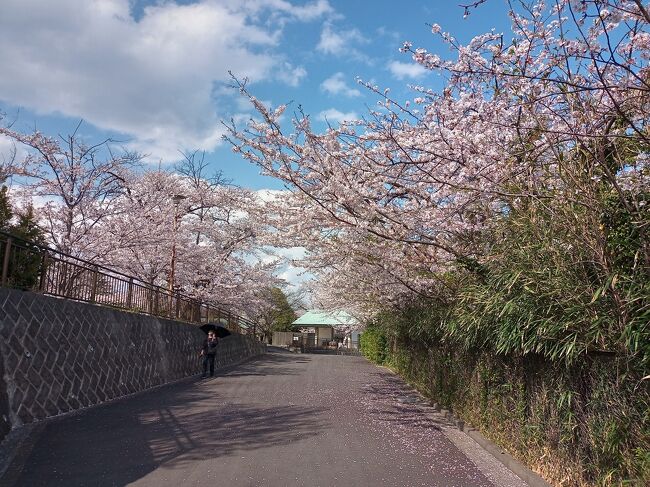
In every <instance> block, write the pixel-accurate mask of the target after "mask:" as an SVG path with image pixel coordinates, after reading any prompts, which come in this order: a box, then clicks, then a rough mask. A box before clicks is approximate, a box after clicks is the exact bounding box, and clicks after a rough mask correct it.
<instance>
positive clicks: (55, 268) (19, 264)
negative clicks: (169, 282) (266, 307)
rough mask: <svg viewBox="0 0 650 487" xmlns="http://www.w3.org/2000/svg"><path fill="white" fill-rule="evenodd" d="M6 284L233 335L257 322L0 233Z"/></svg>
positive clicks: (0, 278)
mask: <svg viewBox="0 0 650 487" xmlns="http://www.w3.org/2000/svg"><path fill="white" fill-rule="evenodd" d="M0 266H1V267H0V285H1V286H4V287H15V288H22V289H26V290H30V291H35V292H40V293H42V294H48V295H52V296H58V297H63V298H68V299H74V300H76V301H84V302H90V303H95V304H101V305H105V306H111V307H113V308H119V309H125V310H129V311H136V312H139V313H144V314H149V315H154V316H160V317H165V318H171V319H175V320H180V321H186V322H189V323H198V324H201V323H207V322H211V321H217V322H220V323H221V322H222V320H223V319H225V321H226V326H227V327H228V328H229V329H230V330H231V331H236V332H241V331H243V330H242V328H244V329H245V331H248V332H250V331H253V332H254V330H255V328H256V324H255V322H253V321H251V320H249V319H247V318H245V317H242V316H238V315H236V314H233V313H231V312H230V311H228V310H226V309H223V308H221V307H220V306H217V305H214V304H210V303H206V302H202V301H199V300H197V299H194V298H192V297H190V296H188V295H186V294H183V293H180V292H172V291H170V290H169V289H166V288H164V287H162V286H157V285H155V284H151V283H148V282H146V281H143V280H142V279H139V278H137V277H134V276H129V275H127V274H124V273H123V272H120V271H116V270H113V269H111V268H109V267H106V266H103V265H101V264H96V263H93V262H90V261H88V260H85V259H82V258H79V257H75V256H72V255H69V254H66V253H64V252H61V251H59V250H56V249H52V248H50V247H47V246H44V245H41V244H38V243H35V242H30V241H28V240H25V239H22V238H20V237H17V236H15V235H12V234H10V233H7V232H4V231H0Z"/></svg>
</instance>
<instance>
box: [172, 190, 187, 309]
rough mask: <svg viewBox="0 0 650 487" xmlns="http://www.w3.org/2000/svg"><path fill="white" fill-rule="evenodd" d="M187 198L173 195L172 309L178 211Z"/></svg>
mask: <svg viewBox="0 0 650 487" xmlns="http://www.w3.org/2000/svg"><path fill="white" fill-rule="evenodd" d="M184 199H187V196H185V195H182V194H175V195H173V196H172V201H173V202H174V221H173V226H172V258H171V263H170V266H169V303H170V311H171V300H172V296H173V295H174V279H175V275H176V232H178V220H179V219H180V215H179V213H178V207H179V205H180V204H181V201H183V200H184Z"/></svg>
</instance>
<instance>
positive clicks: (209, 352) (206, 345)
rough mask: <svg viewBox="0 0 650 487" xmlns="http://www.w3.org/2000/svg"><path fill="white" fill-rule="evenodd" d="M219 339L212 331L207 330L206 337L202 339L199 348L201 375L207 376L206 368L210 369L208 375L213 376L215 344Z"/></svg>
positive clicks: (215, 353)
mask: <svg viewBox="0 0 650 487" xmlns="http://www.w3.org/2000/svg"><path fill="white" fill-rule="evenodd" d="M218 344H219V339H218V338H217V335H216V333H215V332H214V331H209V332H208V337H207V338H206V339H205V340H203V348H202V349H201V356H202V357H203V375H202V376H201V377H203V378H206V377H207V376H208V368H209V369H210V377H214V359H215V358H216V357H217V345H218Z"/></svg>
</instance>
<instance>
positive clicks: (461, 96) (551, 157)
mask: <svg viewBox="0 0 650 487" xmlns="http://www.w3.org/2000/svg"><path fill="white" fill-rule="evenodd" d="M479 3H480V2H479ZM510 15H511V19H512V26H513V36H514V37H513V40H512V41H511V42H508V41H506V39H505V38H504V36H503V35H502V34H497V33H488V34H484V35H479V36H477V37H475V38H474V39H473V40H472V41H471V42H470V43H469V44H468V45H466V46H463V45H461V44H459V43H458V42H457V41H456V39H454V37H453V36H452V35H451V34H448V33H445V32H443V31H442V29H441V27H440V26H438V25H436V24H433V25H432V26H431V30H432V33H433V34H434V35H436V36H440V37H441V38H442V40H443V41H444V42H446V43H447V44H448V46H449V47H450V48H451V49H452V51H453V52H454V53H455V54H456V58H450V59H443V58H441V57H440V56H439V55H437V54H434V53H430V52H428V51H426V50H425V49H421V48H419V49H414V48H413V47H412V45H411V44H410V43H408V42H407V43H405V44H404V46H403V48H402V51H403V52H405V53H409V54H410V55H412V57H413V59H414V60H415V61H416V62H418V63H420V64H421V65H422V66H424V67H426V68H427V69H430V70H435V71H439V72H440V73H441V74H442V75H443V76H444V77H445V79H446V80H447V81H446V87H445V88H444V90H442V91H441V92H440V93H438V92H434V91H432V90H430V89H427V88H426V87H414V89H415V91H416V92H417V95H418V96H416V97H415V98H414V100H412V102H399V101H397V100H394V99H391V98H390V96H389V94H388V93H387V92H382V91H381V90H380V89H379V88H378V87H376V86H373V85H371V84H368V83H365V86H366V87H367V88H368V89H369V90H371V91H373V92H375V93H377V95H378V97H380V101H379V103H378V108H377V109H376V110H374V111H371V112H369V113H368V114H367V116H366V118H364V119H362V120H357V121H350V122H345V123H342V124H341V125H339V126H338V127H329V128H328V129H327V130H326V131H325V132H323V133H316V132H314V131H313V130H312V127H311V121H310V119H309V117H308V116H307V115H306V114H304V113H300V112H299V113H297V114H296V115H295V116H294V118H293V125H292V128H291V130H289V131H286V130H285V127H283V125H282V122H281V116H282V115H283V113H284V112H285V110H286V107H285V106H280V107H278V108H276V109H273V108H270V109H268V108H266V107H265V106H264V105H263V104H262V103H261V102H260V101H259V100H257V99H256V98H255V97H254V96H253V95H252V94H250V93H249V91H248V90H247V88H246V85H245V82H238V87H239V89H240V91H241V92H242V93H243V94H244V96H246V97H248V99H249V100H250V101H251V103H252V104H253V106H254V107H255V108H256V110H257V112H258V114H259V117H258V118H257V119H255V120H252V121H251V122H250V123H249V124H248V125H247V126H246V127H245V128H243V129H242V128H240V127H237V126H235V125H234V124H232V125H230V126H229V136H228V139H229V140H230V142H231V143H232V144H233V148H234V150H235V151H236V152H239V153H241V154H242V155H243V157H245V158H246V159H248V160H250V161H251V162H253V163H255V164H258V165H259V166H260V167H261V169H262V171H263V172H264V173H265V174H268V175H271V176H274V177H277V178H280V179H282V180H283V181H285V182H286V183H287V184H288V185H289V186H290V187H291V188H292V190H293V193H294V195H293V198H292V199H291V200H290V201H287V202H286V204H285V205H284V206H285V207H284V208H281V207H279V206H278V205H277V204H276V206H278V207H277V208H276V210H277V211H278V214H279V215H280V216H279V221H278V224H279V223H280V222H282V224H283V225H284V228H285V229H287V230H288V232H289V233H288V234H285V237H286V239H285V240H286V241H287V245H304V246H305V247H306V248H307V249H308V250H309V253H308V258H307V259H305V261H304V262H302V263H301V265H303V266H305V267H307V268H309V269H311V270H312V271H313V272H315V273H317V275H318V274H320V275H321V276H322V278H321V279H320V284H319V285H320V287H321V290H322V291H324V293H322V296H326V297H328V299H329V302H330V304H331V305H336V304H338V305H339V306H344V307H345V306H347V307H349V306H350V305H351V303H352V302H353V301H356V302H357V303H359V299H362V298H363V296H365V297H366V298H367V299H365V301H370V302H368V303H367V306H370V307H371V308H373V307H374V308H376V306H381V305H391V304H394V303H395V302H398V301H400V300H402V299H404V298H405V297H408V296H411V297H413V296H419V295H423V296H427V297H435V298H436V299H442V300H444V299H446V298H447V296H448V294H447V293H448V292H451V293H453V283H452V282H450V280H449V279H447V277H446V276H447V273H448V272H449V271H451V270H454V269H458V268H462V269H464V270H465V271H467V272H470V273H475V274H477V275H480V273H481V272H482V269H483V267H484V265H485V264H486V263H488V262H490V261H491V260H493V259H495V258H497V256H496V255H494V254H493V253H492V252H491V249H492V248H494V246H495V245H496V244H497V243H498V242H499V232H498V231H497V229H498V227H499V225H500V222H502V221H504V219H507V218H508V217H509V216H511V215H514V214H516V213H517V212H521V211H531V208H537V209H538V210H536V211H543V212H545V218H547V219H550V220H552V221H554V222H555V223H556V224H557V225H558V226H561V227H562V230H561V232H563V233H565V235H563V239H562V242H567V245H570V244H569V242H572V244H571V245H573V246H574V247H576V248H579V249H581V252H582V251H583V250H584V252H582V254H581V255H580V256H577V257H576V258H577V259H578V260H584V258H585V256H587V255H588V256H587V257H586V258H589V259H593V260H594V261H595V263H596V267H597V272H598V274H599V275H600V276H601V277H600V278H599V280H602V278H605V280H606V277H605V276H608V275H609V276H610V277H611V276H612V275H614V274H615V270H614V269H613V267H612V264H611V260H612V259H611V249H608V248H607V235H606V228H605V227H604V226H603V225H602V221H601V220H602V215H603V212H604V211H605V206H604V205H605V201H606V200H607V198H615V199H616V201H618V202H619V204H620V205H622V206H623V207H624V208H625V209H626V211H627V212H628V214H629V215H631V220H632V221H635V222H636V223H635V224H634V225H636V226H635V228H634V231H635V232H636V233H638V234H639V239H640V241H641V251H640V254H639V256H638V259H637V262H638V265H637V269H636V270H633V271H631V272H643V273H645V274H646V275H647V272H648V269H650V251H649V247H648V245H649V244H648V239H647V231H648V230H647V211H646V210H645V209H644V208H645V204H646V203H645V201H646V196H645V195H647V192H648V182H649V174H648V171H649V168H648V147H649V144H648V131H647V128H648V117H647V114H648V113H649V112H648V100H649V98H648V94H649V84H648V80H649V77H648V74H649V72H648V67H647V61H648V57H649V55H648V52H650V50H649V49H648V47H650V45H649V43H650V34H648V21H649V19H650V17H649V16H648V8H647V6H644V5H643V4H642V2H638V1H614V0H612V1H573V0H572V1H569V0H558V1H556V2H553V3H552V5H550V6H548V7H547V5H546V4H545V3H544V2H537V3H534V4H532V5H531V4H528V3H526V2H517V3H513V6H512V10H511V13H510ZM556 203H557V204H556ZM560 203H561V204H560ZM280 206H281V205H280ZM295 208H299V209H298V210H294V209H295ZM540 223H543V222H542V220H540ZM278 228H279V227H278ZM276 233H277V234H278V235H279V232H276ZM562 245H564V243H562ZM450 288H451V289H450ZM355 290H358V291H359V292H358V293H355ZM610 292H611V293H613V294H614V295H616V293H617V291H616V289H613V288H612V289H610ZM616 299H617V300H618V301H619V302H620V304H621V308H620V313H621V317H623V315H624V314H625V313H626V312H625V311H624V308H625V303H624V301H625V299H624V298H623V297H622V296H620V295H619V296H618V297H616ZM623 319H624V318H623Z"/></svg>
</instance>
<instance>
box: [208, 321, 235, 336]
mask: <svg viewBox="0 0 650 487" xmlns="http://www.w3.org/2000/svg"><path fill="white" fill-rule="evenodd" d="M201 330H202V331H203V333H205V334H206V335H207V334H208V332H209V331H213V332H214V333H215V334H216V335H217V338H225V337H227V336H228V335H230V330H229V329H228V328H226V327H225V326H222V325H217V324H215V323H206V324H205V325H201Z"/></svg>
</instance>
